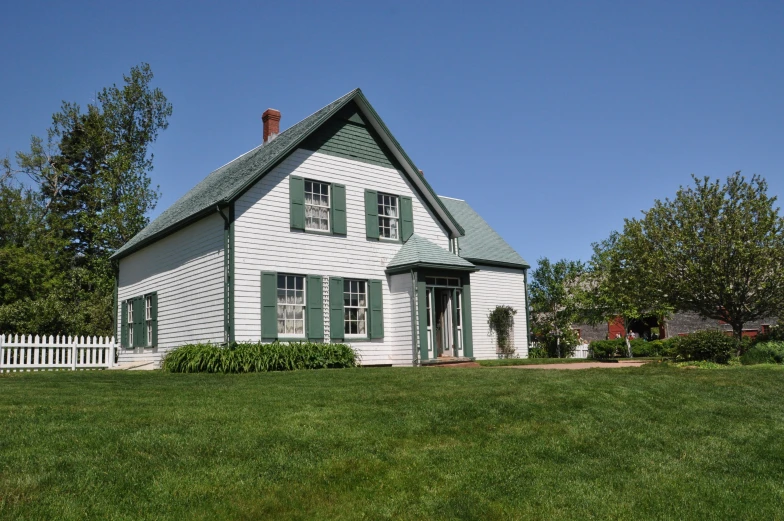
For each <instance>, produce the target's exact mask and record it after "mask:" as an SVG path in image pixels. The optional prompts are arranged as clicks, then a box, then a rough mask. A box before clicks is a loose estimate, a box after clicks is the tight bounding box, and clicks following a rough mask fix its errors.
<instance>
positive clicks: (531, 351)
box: [479, 346, 549, 364]
mask: <svg viewBox="0 0 784 521" xmlns="http://www.w3.org/2000/svg"><path fill="white" fill-rule="evenodd" d="M548 357H549V355H548V354H547V349H546V348H544V347H539V346H531V347H529V348H528V358H548ZM523 360H524V359H523ZM479 363H480V364H481V363H482V362H479Z"/></svg>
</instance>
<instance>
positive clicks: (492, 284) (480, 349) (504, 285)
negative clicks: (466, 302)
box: [471, 266, 528, 360]
mask: <svg viewBox="0 0 784 521" xmlns="http://www.w3.org/2000/svg"><path fill="white" fill-rule="evenodd" d="M477 267H478V268H479V271H477V272H474V273H472V274H471V318H472V325H473V339H474V357H475V358H476V359H478V360H491V359H493V358H498V354H497V352H496V344H495V336H490V335H488V332H489V328H488V327H487V315H488V314H489V313H490V312H491V311H492V310H493V309H495V307H496V306H502V305H506V306H512V307H513V308H514V309H516V310H517V315H515V327H514V342H515V348H516V354H517V356H519V357H522V358H524V357H527V356H528V322H527V320H526V318H527V313H526V309H527V307H526V302H525V276H524V275H523V271H522V270H515V269H511V268H500V267H494V266H477Z"/></svg>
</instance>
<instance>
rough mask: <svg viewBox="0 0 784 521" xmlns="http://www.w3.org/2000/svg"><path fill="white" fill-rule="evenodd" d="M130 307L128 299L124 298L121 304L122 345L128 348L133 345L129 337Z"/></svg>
mask: <svg viewBox="0 0 784 521" xmlns="http://www.w3.org/2000/svg"><path fill="white" fill-rule="evenodd" d="M128 309H129V308H128V301H127V300H123V301H122V305H121V306H120V324H121V325H120V345H121V346H123V347H124V348H126V349H127V348H129V347H132V346H131V345H130V343H129V338H128ZM131 309H132V308H131Z"/></svg>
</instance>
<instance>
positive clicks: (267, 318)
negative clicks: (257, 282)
mask: <svg viewBox="0 0 784 521" xmlns="http://www.w3.org/2000/svg"><path fill="white" fill-rule="evenodd" d="M261 338H263V339H270V340H272V339H276V338H278V274H277V273H275V272H273V271H264V272H262V273H261Z"/></svg>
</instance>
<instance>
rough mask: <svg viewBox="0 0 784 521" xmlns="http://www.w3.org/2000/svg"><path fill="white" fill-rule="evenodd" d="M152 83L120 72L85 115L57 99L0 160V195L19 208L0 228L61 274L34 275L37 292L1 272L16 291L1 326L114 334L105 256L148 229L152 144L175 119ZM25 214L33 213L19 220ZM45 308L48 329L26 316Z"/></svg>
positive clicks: (22, 262) (145, 69) (13, 259)
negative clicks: (37, 250) (48, 119)
mask: <svg viewBox="0 0 784 521" xmlns="http://www.w3.org/2000/svg"><path fill="white" fill-rule="evenodd" d="M152 79H153V73H152V70H151V69H150V66H149V65H148V64H146V63H143V64H141V65H139V66H136V67H133V68H132V69H131V71H130V74H128V75H125V76H124V83H123V85H121V86H117V85H112V86H111V87H108V88H104V89H103V90H102V91H101V92H100V93H99V94H98V96H97V100H96V103H95V104H90V105H88V106H87V110H86V111H84V112H83V111H82V110H81V108H80V107H79V106H78V105H76V104H74V103H67V102H63V104H62V107H61V110H60V112H58V113H56V114H54V115H53V116H52V125H51V127H50V128H49V129H48V131H47V133H46V138H45V139H44V138H40V137H36V136H34V137H33V138H31V142H30V149H29V150H28V151H25V152H18V153H17V154H16V158H15V159H16V161H15V164H12V162H11V161H10V160H8V159H6V160H4V161H3V163H2V167H3V172H2V174H0V175H2V176H3V178H4V179H5V188H4V189H3V192H1V193H0V197H3V200H4V201H5V200H8V201H12V202H14V203H15V206H14V207H15V208H18V211H17V210H14V211H11V212H10V215H9V216H2V215H0V218H2V220H1V221H0V226H6V223H11V224H13V225H14V226H15V229H16V230H17V235H18V236H19V237H17V239H15V240H16V243H17V244H21V243H25V242H26V243H28V244H46V247H45V249H43V251H42V252H41V254H42V255H43V256H44V257H45V258H46V259H47V260H48V261H49V262H50V263H52V264H53V265H54V267H55V268H56V269H55V270H54V271H55V272H56V273H57V274H58V275H57V277H51V278H49V279H47V280H43V279H44V278H45V277H44V278H40V285H41V286H42V287H39V288H36V289H35V290H34V289H33V288H31V287H25V286H23V285H20V283H19V282H18V281H16V282H15V281H14V280H6V279H3V275H0V285H2V284H5V287H6V289H7V290H8V291H6V292H5V294H6V295H15V296H14V297H2V296H0V329H4V330H6V331H8V330H15V331H18V332H25V331H27V332H40V333H56V332H64V331H63V330H64V329H67V332H68V333H76V334H107V333H109V332H110V331H111V324H112V320H113V315H114V312H113V310H112V299H113V297H112V287H113V276H114V275H113V273H114V269H113V266H112V264H111V262H110V261H109V256H110V255H111V253H112V252H113V251H114V250H116V249H117V248H119V247H120V246H122V245H123V244H124V243H125V242H126V241H128V240H129V239H130V238H131V237H133V236H134V235H135V234H136V233H138V232H139V231H141V229H142V228H144V226H146V225H147V223H148V218H147V214H148V213H149V211H150V210H152V209H154V208H155V205H156V202H157V200H158V192H157V189H156V188H153V187H152V185H151V181H150V177H149V174H150V172H151V170H152V167H153V155H152V153H151V151H150V146H151V145H152V143H154V142H155V140H156V139H157V137H158V134H159V132H160V131H161V130H164V129H166V128H167V127H168V118H169V117H170V116H171V114H172V106H171V104H170V103H169V102H168V101H167V99H166V97H165V96H164V95H163V93H162V92H161V90H160V89H158V88H152V87H151V81H152ZM10 178H13V179H15V180H16V182H17V186H13V185H12V183H10V182H8V179H10ZM21 179H26V180H27V181H28V183H30V182H32V188H31V189H28V190H27V191H25V190H24V189H22V188H21V187H20V186H19V183H20V180H21ZM0 188H2V185H0ZM24 205H27V206H28V208H27V209H24V208H23V206H24ZM25 212H27V215H28V216H31V217H27V218H25V217H24V214H25ZM22 222H26V223H27V227H24V226H21V223H22ZM11 224H8V226H10V225H11ZM33 237H35V240H33ZM0 247H4V245H3V244H2V243H0ZM0 258H3V259H5V262H6V264H9V263H10V264H15V267H14V266H11V265H10V264H9V265H7V266H4V267H5V268H6V269H7V272H8V273H24V272H25V270H26V269H27V268H26V266H27V265H29V263H30V262H31V259H29V258H24V257H19V256H16V255H8V254H6V255H5V256H2V255H0ZM47 285H48V286H47ZM44 286H46V288H48V289H45V288H44ZM13 287H15V288H16V289H15V290H13V291H12V289H13ZM42 302H47V303H49V304H48V305H47V306H44V307H45V308H46V310H49V312H48V314H47V313H43V315H46V316H49V317H50V318H51V320H49V321H48V322H47V321H44V322H45V323H41V321H33V320H32V317H31V315H33V314H34V312H33V310H35V309H38V308H41V303H42ZM39 315H41V313H39ZM33 324H34V325H33ZM34 328H37V329H34ZM30 330H33V331H30Z"/></svg>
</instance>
